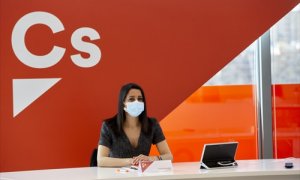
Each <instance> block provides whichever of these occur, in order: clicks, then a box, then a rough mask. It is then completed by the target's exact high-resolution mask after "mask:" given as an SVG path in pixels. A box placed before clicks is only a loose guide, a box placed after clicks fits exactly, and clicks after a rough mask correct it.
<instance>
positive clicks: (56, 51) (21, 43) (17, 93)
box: [11, 12, 101, 117]
mask: <svg viewBox="0 0 300 180" xmlns="http://www.w3.org/2000/svg"><path fill="white" fill-rule="evenodd" d="M36 24H43V25H46V26H48V27H49V28H50V29H51V30H52V32H53V34H55V33H57V32H61V31H64V30H65V28H64V25H63V23H62V22H61V21H60V20H59V18H57V17H56V16H55V15H53V14H50V13H48V12H32V13H28V14H26V15H24V16H23V17H22V18H20V19H19V20H18V22H17V23H16V25H15V26H14V28H13V30H12V37H11V42H12V48H13V51H14V53H15V55H16V56H17V58H18V59H19V60H20V61H21V62H22V63H23V64H25V65H26V66H29V67H31V68H38V69H42V68H48V67H51V66H54V65H55V64H57V63H58V62H59V61H60V60H61V59H62V58H63V56H64V54H65V51H66V49H65V48H63V47H58V46H55V45H54V46H53V48H52V50H51V51H50V52H49V53H48V54H45V55H43V56H40V55H35V54H32V53H31V52H30V51H29V50H28V49H27V47H26V44H25V35H26V33H27V31H28V29H29V28H30V27H32V26H34V25H36ZM85 36H87V37H89V39H90V40H91V41H93V40H97V39H100V35H99V33H98V32H97V31H96V30H95V29H92V28H89V27H82V28H79V29H77V30H75V31H74V32H73V34H72V35H71V38H70V40H71V44H72V46H73V48H75V49H76V50H78V51H81V52H85V53H88V54H89V57H88V58H84V57H82V56H81V55H80V54H73V55H71V57H70V58H71V60H72V62H73V63H74V64H75V65H76V66H79V67H82V68H89V67H93V66H95V65H97V64H98V63H99V62H100V59H101V50H100V48H99V47H98V46H97V45H95V44H93V43H90V42H84V41H83V40H82V38H83V37H85ZM60 80H61V78H37V79H13V116H14V117H15V116H17V115H18V114H19V113H20V112H21V111H23V110H24V109H25V108H26V107H28V106H29V105H30V104H31V103H32V102H34V101H35V100H36V99H37V98H39V97H40V96H41V95H42V94H44V93H45V92H46V91H47V90H49V89H50V88H51V87H53V86H54V85H55V84H56V83H57V82H58V81H60Z"/></svg>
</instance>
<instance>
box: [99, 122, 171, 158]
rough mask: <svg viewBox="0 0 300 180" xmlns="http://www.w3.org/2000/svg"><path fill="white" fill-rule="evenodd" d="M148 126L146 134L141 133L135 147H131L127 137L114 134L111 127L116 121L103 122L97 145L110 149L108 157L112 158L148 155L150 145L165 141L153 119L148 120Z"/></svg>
mask: <svg viewBox="0 0 300 180" xmlns="http://www.w3.org/2000/svg"><path fill="white" fill-rule="evenodd" d="M148 120H149V121H150V122H149V125H151V126H152V128H150V129H151V131H150V132H149V133H148V134H145V133H143V131H141V134H140V137H139V139H138V144H137V147H136V148H134V147H132V145H131V143H130V141H129V139H128V137H127V135H126V134H125V133H124V132H121V134H120V135H117V134H116V133H114V131H113V129H112V126H113V124H115V123H116V119H115V118H113V119H110V120H108V121H103V123H102V128H101V133H100V140H99V145H103V146H106V147H108V148H109V149H110V153H109V157H114V158H132V157H133V156H138V155H140V154H143V155H146V156H148V155H149V152H150V148H151V144H157V143H159V142H161V141H163V140H165V136H164V134H163V132H162V129H161V127H160V125H159V123H158V122H157V121H156V119H154V118H148Z"/></svg>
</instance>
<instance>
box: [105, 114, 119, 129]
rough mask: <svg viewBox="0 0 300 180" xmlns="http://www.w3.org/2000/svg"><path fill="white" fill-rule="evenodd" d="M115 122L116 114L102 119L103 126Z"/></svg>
mask: <svg viewBox="0 0 300 180" xmlns="http://www.w3.org/2000/svg"><path fill="white" fill-rule="evenodd" d="M116 124H117V117H116V116H114V117H111V118H108V119H104V120H103V126H108V127H112V126H115V125H116Z"/></svg>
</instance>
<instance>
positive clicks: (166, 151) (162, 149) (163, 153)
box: [132, 140, 173, 164]
mask: <svg viewBox="0 0 300 180" xmlns="http://www.w3.org/2000/svg"><path fill="white" fill-rule="evenodd" d="M156 147H157V150H158V152H159V154H160V155H159V156H145V155H143V154H140V155H139V156H136V157H133V162H132V164H138V162H139V161H157V160H171V161H173V155H172V153H171V151H170V148H169V146H168V143H167V141H166V140H163V141H161V142H159V143H157V144H156Z"/></svg>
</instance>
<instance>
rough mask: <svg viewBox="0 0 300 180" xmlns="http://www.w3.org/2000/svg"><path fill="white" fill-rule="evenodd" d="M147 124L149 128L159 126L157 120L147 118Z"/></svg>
mask: <svg viewBox="0 0 300 180" xmlns="http://www.w3.org/2000/svg"><path fill="white" fill-rule="evenodd" d="M148 123H149V126H150V127H156V126H157V125H159V123H158V121H157V119H156V118H154V117H148Z"/></svg>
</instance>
